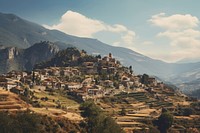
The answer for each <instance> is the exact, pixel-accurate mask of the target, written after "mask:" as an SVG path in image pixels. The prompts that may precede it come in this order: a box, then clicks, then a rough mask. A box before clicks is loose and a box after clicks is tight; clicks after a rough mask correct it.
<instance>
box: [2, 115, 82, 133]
mask: <svg viewBox="0 0 200 133" xmlns="http://www.w3.org/2000/svg"><path fill="white" fill-rule="evenodd" d="M78 131H81V129H80V127H79V125H78V124H75V123H72V122H71V121H69V120H67V119H64V118H51V117H47V116H42V115H39V114H35V113H31V112H29V111H26V112H20V113H16V114H10V113H8V112H0V133H41V132H42V133H57V132H59V133H64V132H78Z"/></svg>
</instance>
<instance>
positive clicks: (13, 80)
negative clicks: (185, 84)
mask: <svg viewBox="0 0 200 133" xmlns="http://www.w3.org/2000/svg"><path fill="white" fill-rule="evenodd" d="M0 88H1V89H2V91H1V92H4V93H5V92H9V93H10V92H11V93H15V94H16V95H18V96H19V97H20V98H21V99H22V100H23V101H25V102H26V103H27V105H26V106H22V105H19V104H16V105H15V106H14V105H13V106H12V104H11V105H10V106H9V105H8V106H5V105H4V104H3V103H1V102H0V111H1V110H4V111H5V110H8V111H20V110H24V109H25V108H28V109H30V110H32V111H35V112H38V113H44V114H46V115H53V116H57V115H62V116H65V117H67V118H68V119H70V120H72V121H76V122H78V121H81V120H83V118H82V117H81V116H80V110H79V108H78V107H79V103H81V102H84V101H87V100H92V101H94V102H95V103H96V105H98V106H99V107H100V108H101V109H102V110H103V111H104V112H105V113H106V114H107V115H110V116H112V118H113V119H114V120H115V121H116V123H117V124H119V125H120V126H121V127H122V128H123V129H124V131H126V132H130V133H132V132H136V131H146V132H148V130H149V129H150V128H151V126H152V121H153V120H155V119H157V118H158V117H159V116H160V115H161V113H162V111H163V110H168V111H170V112H171V113H172V114H173V115H174V120H175V122H174V124H173V126H172V127H171V128H170V129H169V130H170V131H171V132H186V131H198V130H199V127H200V124H199V123H200V117H199V110H200V109H199V107H198V105H196V104H194V103H198V100H197V99H194V98H190V97H187V96H186V95H184V94H182V93H181V92H179V91H178V90H174V89H173V88H172V87H171V86H169V85H166V84H164V83H163V82H161V81H158V80H156V79H155V77H151V76H149V75H147V74H143V75H136V74H134V68H133V67H132V66H129V67H125V66H123V65H122V64H121V63H120V62H119V61H118V60H116V59H115V58H114V57H113V55H112V54H111V53H109V54H108V55H107V56H104V57H101V56H100V55H97V56H89V55H87V54H86V52H85V51H84V50H82V51H79V50H77V49H76V48H68V49H67V50H66V51H63V52H60V53H58V54H57V55H56V57H54V58H52V59H51V60H50V61H48V62H43V63H40V64H37V65H36V66H35V68H34V69H33V71H31V72H25V71H11V72H9V73H7V74H3V75H1V76H0ZM0 95H3V94H0ZM23 104H25V103H24V102H23ZM12 107H13V108H12ZM188 108H192V111H193V112H189V114H184V111H185V109H188ZM180 112H181V113H180ZM194 112H195V113H194ZM194 123H195V124H194Z"/></svg>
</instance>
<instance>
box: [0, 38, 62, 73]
mask: <svg viewBox="0 0 200 133" xmlns="http://www.w3.org/2000/svg"><path fill="white" fill-rule="evenodd" d="M58 51H59V48H58V47H57V46H56V45H55V44H53V43H50V42H40V43H37V44H35V45H33V46H32V47H30V48H28V49H19V48H16V47H0V73H6V72H9V71H11V70H28V71H30V70H32V69H33V66H34V65H35V64H36V63H39V62H42V61H46V60H48V59H50V58H52V57H53V56H54V55H55V54H56V53H57V52H58Z"/></svg>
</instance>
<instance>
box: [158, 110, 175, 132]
mask: <svg viewBox="0 0 200 133" xmlns="http://www.w3.org/2000/svg"><path fill="white" fill-rule="evenodd" d="M173 121H174V119H173V115H171V114H170V113H169V112H164V113H162V114H161V115H160V117H159V118H158V120H157V121H156V122H155V123H156V125H157V126H158V129H159V130H160V132H161V133H167V130H168V129H169V128H170V127H171V125H172V124H173Z"/></svg>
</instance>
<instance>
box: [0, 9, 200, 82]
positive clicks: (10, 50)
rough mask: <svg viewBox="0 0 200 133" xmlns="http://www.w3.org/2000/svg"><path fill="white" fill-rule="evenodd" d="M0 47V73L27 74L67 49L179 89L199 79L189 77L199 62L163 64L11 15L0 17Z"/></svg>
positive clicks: (128, 50)
mask: <svg viewBox="0 0 200 133" xmlns="http://www.w3.org/2000/svg"><path fill="white" fill-rule="evenodd" d="M41 41H42V42H41ZM44 41H46V43H44ZM40 42H41V43H40ZM0 45H1V46H0V73H3V72H8V71H10V70H12V69H17V70H31V69H32V67H33V65H34V64H35V63H38V62H40V61H44V60H47V59H49V58H51V57H53V56H54V55H55V53H56V52H57V51H59V50H60V49H65V48H67V47H76V48H78V49H80V50H82V49H84V50H85V51H87V53H88V54H101V55H102V56H104V55H107V54H108V53H112V54H113V56H114V57H115V58H117V59H118V60H119V61H120V62H121V63H122V64H123V65H125V66H130V65H132V66H133V70H134V71H135V73H137V74H143V73H147V74H149V75H155V76H158V77H160V78H161V79H163V80H166V81H169V82H172V83H174V84H179V85H180V84H182V83H185V82H187V81H193V80H197V79H198V78H199V77H198V76H196V77H195V76H193V75H192V74H193V73H194V71H195V72H196V73H200V70H199V68H200V62H197V63H182V64H181V63H180V64H177V63H166V62H163V61H160V60H155V59H152V58H149V57H147V56H144V55H142V54H140V53H137V52H135V51H133V50H130V49H127V48H122V47H114V46H111V45H108V44H105V43H102V42H100V41H98V40H96V39H91V38H80V37H76V36H71V35H67V34H65V33H63V32H60V31H57V30H49V29H46V28H44V27H42V26H40V25H38V24H35V23H32V22H29V21H27V20H24V19H22V18H20V17H18V16H16V15H13V14H4V13H0ZM197 75H198V74H197Z"/></svg>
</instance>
